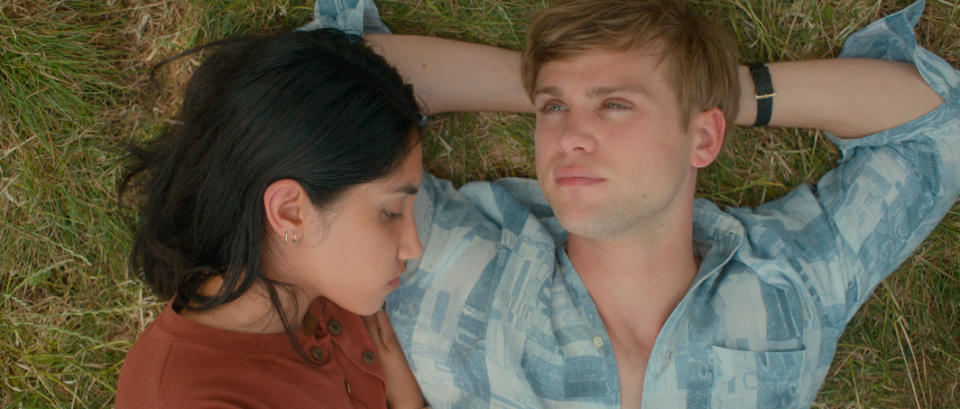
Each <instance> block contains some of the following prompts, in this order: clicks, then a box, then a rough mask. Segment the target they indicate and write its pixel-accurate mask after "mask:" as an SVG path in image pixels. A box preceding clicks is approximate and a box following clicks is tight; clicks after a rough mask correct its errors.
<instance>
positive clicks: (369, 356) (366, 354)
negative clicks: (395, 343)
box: [363, 351, 377, 365]
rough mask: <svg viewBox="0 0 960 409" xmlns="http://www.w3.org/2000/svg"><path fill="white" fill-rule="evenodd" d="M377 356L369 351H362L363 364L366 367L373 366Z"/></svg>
mask: <svg viewBox="0 0 960 409" xmlns="http://www.w3.org/2000/svg"><path fill="white" fill-rule="evenodd" d="M376 360H377V356H376V355H374V354H373V352H370V351H363V362H364V363H366V364H367V365H373V363H374V362H376Z"/></svg>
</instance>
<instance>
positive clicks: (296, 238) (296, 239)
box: [293, 233, 300, 244]
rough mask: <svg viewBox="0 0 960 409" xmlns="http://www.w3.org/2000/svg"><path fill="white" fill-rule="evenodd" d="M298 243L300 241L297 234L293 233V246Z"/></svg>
mask: <svg viewBox="0 0 960 409" xmlns="http://www.w3.org/2000/svg"><path fill="white" fill-rule="evenodd" d="M298 241H300V238H299V237H297V233H293V244H297V242H298Z"/></svg>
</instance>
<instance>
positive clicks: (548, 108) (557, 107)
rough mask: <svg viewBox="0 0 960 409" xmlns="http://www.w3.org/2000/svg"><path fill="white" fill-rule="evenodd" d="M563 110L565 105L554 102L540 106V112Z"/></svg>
mask: <svg viewBox="0 0 960 409" xmlns="http://www.w3.org/2000/svg"><path fill="white" fill-rule="evenodd" d="M563 110H564V108H563V105H560V104H554V103H550V104H545V105H544V106H543V107H541V108H540V112H560V111H563Z"/></svg>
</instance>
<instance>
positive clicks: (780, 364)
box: [710, 346, 806, 409]
mask: <svg viewBox="0 0 960 409" xmlns="http://www.w3.org/2000/svg"><path fill="white" fill-rule="evenodd" d="M713 353H714V356H715V357H716V361H715V362H716V365H715V367H714V369H713V373H714V379H713V386H712V390H711V395H710V402H711V404H710V407H712V408H764V409H772V408H795V407H799V405H800V404H801V402H800V401H801V399H799V394H800V390H801V385H800V381H801V374H802V373H803V368H804V364H805V358H806V351H805V350H804V349H799V350H794V351H776V352H757V351H744V350H736V349H729V348H724V347H719V346H713Z"/></svg>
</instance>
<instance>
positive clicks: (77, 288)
mask: <svg viewBox="0 0 960 409" xmlns="http://www.w3.org/2000/svg"><path fill="white" fill-rule="evenodd" d="M542 3H543V2H541V1H520V0H514V1H499V2H490V1H479V0H461V1H452V0H443V1H440V0H411V1H386V0H381V1H379V2H378V4H379V5H380V8H381V11H382V14H383V16H384V20H385V21H386V22H387V25H388V26H390V27H391V28H392V29H393V30H394V31H396V32H402V33H417V34H429V35H436V36H442V37H447V38H456V39H462V40H470V41H479V42H484V43H488V44H494V45H500V46H505V47H509V48H519V47H520V46H521V45H522V41H523V37H524V36H523V33H524V29H525V27H526V24H527V21H528V18H529V12H530V10H533V9H536V8H538V7H541V6H542ZM695 3H696V4H697V5H698V7H701V8H702V9H704V10H705V11H706V12H707V13H709V14H710V15H712V16H715V17H716V18H717V19H719V20H720V21H725V22H728V23H729V26H730V27H731V30H732V31H733V32H734V33H735V35H736V36H737V38H738V41H739V44H741V51H742V52H743V54H744V56H745V59H761V60H794V59H802V58H817V57H830V56H834V55H836V54H837V53H838V52H839V47H840V45H841V44H842V43H843V41H844V40H845V39H846V37H847V36H849V35H850V34H851V33H853V32H854V31H855V30H856V29H858V28H861V27H863V26H864V25H865V24H867V23H868V22H870V21H873V20H875V19H876V18H878V17H880V16H882V15H885V14H887V13H890V12H892V11H895V10H896V9H898V8H900V7H903V6H905V5H907V4H909V1H903V0H880V1H876V0H855V1H837V0H827V1H812V0H794V1H765V0H729V1H723V0H698V1H695ZM311 10H312V4H311V3H310V2H309V1H292V0H290V1H280V0H278V1H263V2H261V1H252V0H243V1H231V2H222V1H204V2H197V3H189V2H185V1H181V2H171V3H156V2H147V1H141V0H130V1H125V2H115V1H110V2H103V1H92V0H91V1H52V0H46V1H36V0H35V1H23V0H17V1H13V0H0V255H2V256H0V407H4V408H41V407H44V408H45V407H71V408H73V407H78V408H98V407H110V406H112V398H113V394H114V391H115V389H114V388H115V383H116V376H117V373H118V371H119V368H120V365H121V363H122V360H123V356H124V355H125V353H126V351H127V350H128V349H129V347H130V346H131V345H132V343H133V340H134V339H135V338H136V336H137V334H139V332H140V331H142V330H143V328H144V327H145V326H146V325H147V324H148V323H149V322H150V321H151V320H152V318H153V316H154V315H155V314H156V312H157V308H158V307H159V306H160V304H161V301H162V300H157V299H156V298H155V297H153V296H152V295H151V294H150V293H149V291H148V290H147V289H145V288H144V287H142V286H141V284H140V283H139V282H138V281H136V279H135V278H134V277H135V274H132V273H131V272H130V271H129V269H128V267H127V264H126V254H127V252H128V250H129V245H130V240H131V235H130V232H129V230H128V228H127V224H128V223H129V221H130V220H132V217H133V214H132V212H131V211H130V210H129V209H121V208H120V207H119V206H118V203H117V194H116V183H117V180H118V177H119V174H120V169H121V167H120V159H121V157H122V151H121V150H120V149H119V148H118V146H119V144H120V142H121V141H126V140H143V139H145V138H148V137H150V136H152V135H154V134H155V133H156V132H157V130H158V129H159V128H160V127H161V126H162V125H163V124H164V122H165V121H167V120H169V119H170V118H172V117H173V115H174V113H175V111H176V108H177V106H178V101H177V95H178V90H179V87H181V86H182V85H183V83H184V82H185V80H186V78H187V77H188V76H189V72H190V68H191V67H192V66H193V65H194V64H195V63H196V61H198V59H197V58H190V59H185V60H184V61H181V62H178V63H176V64H173V65H172V66H171V67H169V68H167V69H165V70H164V75H163V76H161V81H160V84H159V86H158V85H157V84H154V83H152V82H151V81H149V80H148V79H147V78H146V75H145V74H146V72H147V70H148V69H149V68H150V66H151V65H152V64H153V63H156V62H157V61H159V60H160V59H161V58H163V57H165V56H169V55H172V54H174V53H176V52H177V51H182V50H184V49H187V48H189V47H191V46H193V45H197V44H200V43H202V42H204V41H209V40H214V39H218V38H222V37H224V36H227V35H235V34H242V33H251V32H271V31H277V30H286V29H290V28H293V27H296V26H297V25H299V24H302V23H305V22H306V21H307V20H308V19H309V16H310V13H311ZM958 22H960V3H958V2H957V1H955V0H929V1H928V5H927V10H926V12H925V14H924V18H923V20H922V21H921V24H920V27H919V28H918V33H919V36H920V41H921V44H923V45H924V46H926V47H928V48H930V49H931V50H933V51H934V52H936V53H937V54H939V55H941V56H943V57H945V58H946V59H947V60H948V61H950V62H951V63H952V64H953V65H954V66H955V67H960V23H958ZM532 127H533V121H532V119H531V117H530V116H528V115H515V114H496V113H483V114H448V115H438V116H436V117H435V118H433V120H432V121H431V123H430V125H429V134H428V137H427V143H426V146H425V148H426V156H427V159H426V165H427V167H428V168H429V169H430V170H431V171H433V172H434V173H436V174H438V175H441V176H443V177H447V178H450V179H452V180H453V181H454V182H455V183H457V184H461V183H464V182H466V181H468V180H473V179H491V178H498V177H504V176H533V173H534V169H533V166H532V163H533V140H532V137H531V136H532ZM836 158H837V151H836V149H835V148H834V147H833V146H832V145H831V144H830V143H829V142H828V141H826V140H825V138H824V137H823V136H822V135H821V134H819V133H817V132H811V131H805V130H792V129H785V130H752V129H739V130H737V131H736V132H735V133H734V136H733V138H731V141H730V142H729V145H728V146H727V148H726V151H725V152H724V154H723V155H722V156H721V158H720V159H719V160H718V161H717V163H716V164H714V165H713V166H711V167H710V168H708V170H707V171H706V172H704V173H703V174H702V176H701V184H700V188H699V192H698V194H699V195H701V196H703V197H707V198H710V199H712V200H714V201H716V202H717V203H719V204H721V205H723V206H744V205H746V206H749V205H756V204H759V203H762V202H763V201H765V200H770V199H773V198H776V197H779V196H781V195H783V194H784V193H785V192H787V191H788V190H789V188H790V187H792V186H794V185H796V184H797V183H804V182H808V183H809V182H813V181H815V180H816V178H817V177H818V176H819V175H821V174H823V172H825V171H826V170H827V169H829V168H830V167H831V166H832V164H833V163H834V161H835V160H836ZM958 242H960V207H954V209H953V211H952V212H951V213H950V214H949V215H948V216H947V217H946V219H945V220H944V221H943V222H942V223H941V224H940V226H939V227H938V228H937V229H936V231H935V232H934V233H933V235H931V237H930V238H928V239H927V240H926V241H925V242H924V243H923V245H922V246H921V247H920V249H918V250H917V252H916V254H915V255H914V257H911V258H910V259H909V260H908V261H907V262H906V263H905V264H904V265H903V267H901V268H900V270H899V271H898V272H896V273H895V274H894V275H893V276H891V277H890V278H889V279H888V280H887V281H885V282H884V284H882V285H881V286H880V287H879V288H878V290H877V291H876V293H875V294H874V296H873V297H872V298H871V299H870V301H869V302H867V304H866V305H865V306H864V307H863V308H862V309H861V311H860V312H859V313H858V314H857V315H856V316H855V317H854V318H853V320H852V322H851V323H850V326H849V327H848V329H847V331H846V333H845V334H844V336H843V338H841V340H840V348H839V350H838V352H837V355H836V358H835V360H834V364H833V367H832V368H831V370H830V373H829V375H828V378H827V380H826V382H825V384H824V386H823V388H822V390H821V392H820V395H819V397H818V399H817V401H816V403H815V407H823V408H861V407H862V408H869V407H897V408H913V407H921V408H956V407H960V346H958V345H960V267H958V266H960V243H958Z"/></svg>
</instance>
